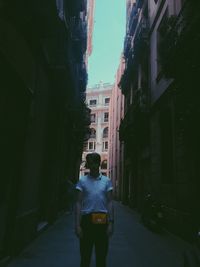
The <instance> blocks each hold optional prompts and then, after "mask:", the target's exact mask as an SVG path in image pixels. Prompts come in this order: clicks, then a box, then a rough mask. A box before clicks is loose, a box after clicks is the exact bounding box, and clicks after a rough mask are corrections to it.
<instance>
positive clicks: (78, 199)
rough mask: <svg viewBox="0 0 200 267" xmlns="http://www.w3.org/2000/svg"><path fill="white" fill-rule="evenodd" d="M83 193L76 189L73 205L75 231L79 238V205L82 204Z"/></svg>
mask: <svg viewBox="0 0 200 267" xmlns="http://www.w3.org/2000/svg"><path fill="white" fill-rule="evenodd" d="M82 199H83V193H82V192H81V191H80V190H77V199H76V205H75V233H76V235H77V236H78V237H79V238H81V237H82V229H81V205H82Z"/></svg>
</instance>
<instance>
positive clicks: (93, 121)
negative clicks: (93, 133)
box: [90, 113, 96, 123]
mask: <svg viewBox="0 0 200 267" xmlns="http://www.w3.org/2000/svg"><path fill="white" fill-rule="evenodd" d="M90 121H91V123H95V122H96V114H94V113H93V114H90Z"/></svg>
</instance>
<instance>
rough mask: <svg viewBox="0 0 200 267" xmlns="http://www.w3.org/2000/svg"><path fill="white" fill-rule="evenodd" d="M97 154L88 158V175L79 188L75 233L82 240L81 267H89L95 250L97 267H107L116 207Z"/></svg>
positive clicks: (82, 178) (84, 177)
mask: <svg viewBox="0 0 200 267" xmlns="http://www.w3.org/2000/svg"><path fill="white" fill-rule="evenodd" d="M100 162H101V157H100V155H99V154H98V153H90V154H87V156H86V165H87V168H88V169H90V173H89V174H88V175H85V176H82V177H81V178H80V180H79V182H78V183H77V185H76V190H77V201H76V206H75V233H76V235H77V237H78V238H79V240H80V255H81V263H80V267H89V266H90V261H91V256H92V249H93V247H94V248H95V256H96V267H106V258H107V253H108V245H109V237H111V236H112V234H113V223H114V207H113V202H112V191H113V186H112V182H111V180H110V179H109V178H108V177H107V176H104V175H102V174H100V172H99V166H100Z"/></svg>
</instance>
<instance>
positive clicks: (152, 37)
mask: <svg viewBox="0 0 200 267" xmlns="http://www.w3.org/2000/svg"><path fill="white" fill-rule="evenodd" d="M128 3H130V1H128ZM198 5H199V4H197V2H195V3H194V2H193V3H191V2H190V1H173V0H168V1H162V0H160V1H154V0H149V1H140V0H138V1H135V4H134V5H129V4H128V5H127V15H128V16H129V17H127V36H126V38H125V43H124V56H125V61H126V64H125V71H124V74H123V75H122V79H121V81H120V87H121V89H122V92H123V94H124V97H125V115H124V118H123V120H122V122H121V124H120V140H121V142H124V166H125V168H124V172H123V178H122V180H123V188H124V192H123V198H122V199H123V202H124V203H126V204H129V205H130V206H132V204H133V207H135V208H136V209H137V210H139V211H142V202H143V200H144V197H145V195H146V194H147V193H151V194H152V196H153V198H154V199H155V201H157V202H160V203H162V204H163V206H164V215H165V220H164V227H166V228H168V230H170V231H172V232H175V233H177V234H179V235H181V236H182V237H184V238H187V239H192V238H194V233H195V231H196V233H197V229H198V227H197V225H199V220H198V218H197V216H196V213H195V209H197V206H198V205H197V202H198V200H197V199H198V194H197V190H195V188H196V187H198V182H197V181H196V179H195V178H194V177H196V175H198V173H199V170H198V168H197V167H195V166H197V165H196V163H195V164H194V165H193V164H192V165H191V162H193V163H194V162H198V160H197V156H196V152H195V151H196V149H195V148H194V147H193V145H192V144H193V143H194V140H196V141H195V143H196V145H197V147H199V142H198V138H196V135H195V136H194V137H193V138H191V135H190V133H189V132H190V130H189V128H193V129H195V130H194V131H193V132H198V130H197V127H196V126H195V119H194V118H195V117H196V115H195V114H199V109H198V107H197V106H198V105H197V102H196V100H195V98H196V96H197V91H196V90H195V87H190V84H191V83H193V82H194V80H196V79H197V76H198V75H197V72H198V71H197V69H198V67H197V66H198V57H197V54H198V52H197V51H198V49H197V46H198V43H199V39H198V37H197V35H196V32H195V29H196V28H195V27H198V26H197V25H199V24H198V23H199V15H198V14H197V13H195V10H196V9H197V7H198ZM192 14H193V15H192ZM143 15H145V17H146V19H147V20H148V24H147V25H148V27H147V28H146V30H147V32H146V33H147V35H146V34H145V31H144V28H143V27H140V25H141V24H140V22H141V21H142V20H141V18H142V17H143ZM144 26H145V24H144ZM138 29H141V31H138ZM183 29H184V31H183ZM179 36H181V38H179ZM174 38H177V39H174ZM187 40H188V41H187ZM191 40H193V41H191ZM144 44H145V45H144ZM192 47H193V48H192ZM140 48H141V50H140ZM140 51H142V53H141V52H140ZM186 51H188V53H186ZM191 51H193V52H192V53H191ZM194 51H196V52H194ZM145 62H146V63H145ZM188 62H190V63H188ZM145 64H146V65H147V66H148V68H145V67H144V66H145ZM191 66H193V71H191ZM144 78H145V79H144ZM192 81H193V82H192ZM140 87H141V88H140ZM189 87H190V88H192V89H191V90H192V91H191V90H190V91H189V90H188V88H189ZM145 88H146V89H145ZM135 89H136V90H135ZM138 89H142V91H141V90H139V91H140V92H142V98H140V101H139V102H138V97H137V93H138ZM144 89H145V90H144ZM143 94H144V95H143ZM143 96H145V98H146V100H147V101H146V100H145V101H144V102H143V101H141V100H142V99H143ZM145 98H144V99H145ZM134 103H136V104H137V103H138V104H139V103H140V104H139V105H138V107H136V106H135V105H134ZM141 104H142V105H141ZM144 107H145V109H146V110H145V109H144ZM189 110H190V111H189ZM186 113H187V114H188V115H186ZM142 114H143V115H142ZM189 114H190V115H189ZM144 115H145V116H144ZM189 125H190V126H189ZM146 133H147V134H146ZM192 147H193V148H192ZM191 149H192V151H193V153H190V155H192V156H190V158H189V157H188V156H187V155H188V152H186V151H191ZM191 166H193V167H191ZM191 174H192V177H193V178H191ZM129 194H131V195H132V196H133V199H132V200H131V201H130V200H129V199H128V198H127V197H126V196H127V195H129ZM180 222H182V223H180Z"/></svg>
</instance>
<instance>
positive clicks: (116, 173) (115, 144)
mask: <svg viewBox="0 0 200 267" xmlns="http://www.w3.org/2000/svg"><path fill="white" fill-rule="evenodd" d="M123 71H124V60H123V58H122V57H121V60H120V64H119V67H118V70H117V73H116V79H115V84H114V86H113V90H112V95H111V101H110V106H109V109H110V111H109V112H110V123H109V128H110V132H109V144H110V146H109V157H108V159H109V161H108V169H109V176H110V178H111V179H112V181H113V185H114V196H115V198H116V199H120V198H121V192H120V189H121V182H122V179H121V178H122V177H121V175H122V168H123V165H122V162H123V161H122V155H123V153H122V151H123V144H121V143H120V141H119V126H120V123H121V119H122V118H123V116H124V96H123V95H122V92H121V90H120V88H119V85H118V84H119V81H120V79H121V76H122V73H123Z"/></svg>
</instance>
